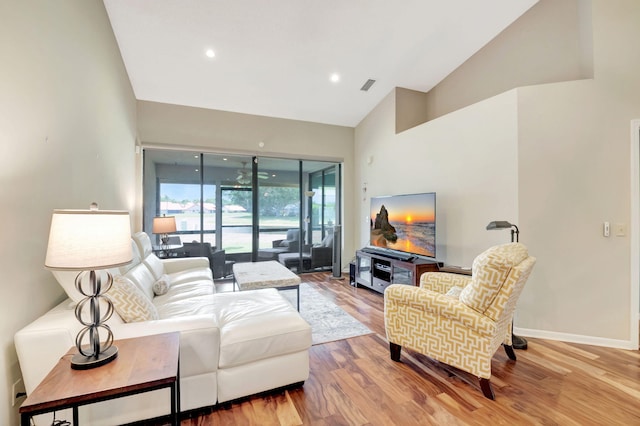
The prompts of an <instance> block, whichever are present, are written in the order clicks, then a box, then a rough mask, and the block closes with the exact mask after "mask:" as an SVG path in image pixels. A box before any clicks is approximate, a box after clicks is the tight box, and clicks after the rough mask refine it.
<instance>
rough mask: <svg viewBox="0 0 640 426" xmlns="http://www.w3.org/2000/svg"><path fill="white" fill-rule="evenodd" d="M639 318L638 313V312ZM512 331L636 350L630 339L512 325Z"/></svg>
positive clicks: (533, 335)
mask: <svg viewBox="0 0 640 426" xmlns="http://www.w3.org/2000/svg"><path fill="white" fill-rule="evenodd" d="M638 317H639V319H640V314H638ZM513 332H514V333H515V334H517V335H518V336H523V337H533V338H537V339H547V340H558V341H562V342H569V343H580V344H583V345H593V346H604V347H608V348H618V349H630V350H638V348H637V347H634V344H633V341H631V340H617V339H607V338H604V337H595V336H585V335H582V334H570V333H557V332H553V331H543V330H533V329H528V328H519V327H514V329H513Z"/></svg>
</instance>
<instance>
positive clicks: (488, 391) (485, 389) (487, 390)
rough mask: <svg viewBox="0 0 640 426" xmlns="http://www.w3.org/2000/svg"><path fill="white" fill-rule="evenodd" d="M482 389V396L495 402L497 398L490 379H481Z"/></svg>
mask: <svg viewBox="0 0 640 426" xmlns="http://www.w3.org/2000/svg"><path fill="white" fill-rule="evenodd" d="M480 389H482V394H483V395H484V396H485V398H489V399H490V400H495V399H496V397H495V395H494V394H493V388H492V387H491V382H490V381H489V379H482V378H481V379H480Z"/></svg>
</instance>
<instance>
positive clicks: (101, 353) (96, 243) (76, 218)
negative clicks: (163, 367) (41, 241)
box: [45, 203, 132, 370]
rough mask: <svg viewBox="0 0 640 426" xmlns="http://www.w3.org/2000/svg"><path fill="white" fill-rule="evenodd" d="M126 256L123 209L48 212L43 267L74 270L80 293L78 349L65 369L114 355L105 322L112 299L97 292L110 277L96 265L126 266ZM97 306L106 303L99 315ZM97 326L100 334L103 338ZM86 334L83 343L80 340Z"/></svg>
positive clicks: (86, 365)
mask: <svg viewBox="0 0 640 426" xmlns="http://www.w3.org/2000/svg"><path fill="white" fill-rule="evenodd" d="M131 260H132V251H131V224H130V221H129V212H126V211H114V210H98V206H97V204H95V203H93V204H92V205H91V207H90V209H89V210H54V211H53V216H52V218H51V229H50V231H49V244H48V246H47V255H46V259H45V267H47V268H49V269H54V270H62V271H65V270H66V271H74V270H78V271H80V272H79V273H78V276H77V277H76V280H75V285H76V289H77V290H78V291H79V292H80V293H81V294H82V295H83V296H85V298H84V299H82V300H81V301H79V302H78V303H77V305H76V308H75V315H76V318H77V319H78V321H79V322H80V323H81V324H82V325H83V326H84V327H83V328H82V330H80V332H79V333H78V335H77V336H76V347H77V348H78V353H77V354H75V355H74V356H73V357H72V359H71V368H73V369H76V370H85V369H90V368H95V367H99V366H101V365H104V364H107V363H109V362H111V361H113V360H114V359H115V358H116V357H117V356H118V348H117V347H116V346H114V345H113V333H112V332H111V329H110V328H109V326H108V325H107V324H105V322H106V321H107V320H108V319H109V318H110V317H111V315H112V314H113V304H112V303H111V300H109V298H108V297H104V296H103V295H104V293H106V292H107V291H109V289H110V288H111V285H112V283H113V277H112V276H111V274H110V273H109V272H108V271H101V270H103V269H107V268H114V267H117V266H122V265H126V264H127V263H129V262H131ZM105 278H106V281H103V279H105ZM100 305H103V307H106V312H104V314H102V313H101V312H100ZM87 311H88V312H87ZM100 330H103V331H104V332H105V333H106V336H104V337H105V339H104V341H103V342H101V341H100ZM87 336H88V345H83V342H84V341H85V338H86V337H87Z"/></svg>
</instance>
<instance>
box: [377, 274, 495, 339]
mask: <svg viewBox="0 0 640 426" xmlns="http://www.w3.org/2000/svg"><path fill="white" fill-rule="evenodd" d="M406 309H409V310H411V312H413V313H417V314H418V316H419V317H425V318H426V317H434V316H435V317H441V318H443V319H446V320H449V321H452V322H455V323H459V324H460V325H462V326H464V327H465V328H469V329H472V330H475V331H476V332H477V333H479V334H481V335H485V336H491V335H493V334H494V332H495V327H496V323H495V322H494V321H492V320H491V319H490V318H488V317H486V316H484V315H482V314H480V313H479V312H477V311H475V310H473V309H471V308H470V307H468V306H467V305H465V304H464V303H462V302H460V301H459V300H457V299H455V298H453V297H449V296H445V295H444V294H440V293H437V292H434V291H431V290H426V289H423V288H418V287H413V286H408V285H404V284H392V285H390V286H389V287H387V288H386V290H385V292H384V311H385V314H384V317H385V322H387V320H388V318H387V317H388V315H389V314H390V313H392V312H398V311H403V310H406ZM436 321H438V320H436Z"/></svg>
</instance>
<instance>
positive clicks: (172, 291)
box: [153, 280, 215, 309]
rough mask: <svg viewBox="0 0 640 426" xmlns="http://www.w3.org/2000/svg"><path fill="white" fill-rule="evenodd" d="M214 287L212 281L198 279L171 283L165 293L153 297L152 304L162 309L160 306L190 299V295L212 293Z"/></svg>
mask: <svg viewBox="0 0 640 426" xmlns="http://www.w3.org/2000/svg"><path fill="white" fill-rule="evenodd" d="M214 288H215V286H214V285H213V283H212V282H211V281H207V280H198V281H192V282H184V283H178V284H174V283H171V287H169V291H168V292H167V293H166V294H163V295H161V296H156V297H154V298H153V304H154V305H156V308H160V309H162V306H164V305H166V304H169V303H173V302H176V301H178V300H182V299H191V298H192V297H196V296H207V295H211V294H214V293H215V291H214Z"/></svg>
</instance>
